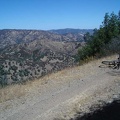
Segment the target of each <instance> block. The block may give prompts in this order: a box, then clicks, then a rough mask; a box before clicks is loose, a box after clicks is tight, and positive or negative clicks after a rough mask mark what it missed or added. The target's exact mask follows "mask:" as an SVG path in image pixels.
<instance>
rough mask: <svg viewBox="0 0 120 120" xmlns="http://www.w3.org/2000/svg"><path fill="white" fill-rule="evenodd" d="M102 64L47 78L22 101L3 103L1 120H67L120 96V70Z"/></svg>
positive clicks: (95, 63)
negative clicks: (101, 66)
mask: <svg viewBox="0 0 120 120" xmlns="http://www.w3.org/2000/svg"><path fill="white" fill-rule="evenodd" d="M99 64H100V60H99V61H93V62H90V63H88V64H86V65H83V66H81V67H74V68H70V69H67V70H63V71H61V72H58V73H55V74H54V75H53V76H54V77H53V76H52V75H50V76H47V79H46V80H45V81H43V82H42V83H41V84H40V85H39V86H37V88H33V89H32V90H31V91H30V92H28V94H26V95H25V96H23V97H21V98H19V99H18V98H16V99H13V100H9V101H6V102H4V103H0V120H62V119H64V120H67V119H70V118H72V117H74V115H75V114H76V112H78V111H79V112H88V111H89V107H90V106H91V105H94V104H100V103H101V101H106V102H111V101H112V100H113V98H117V97H119V95H120V70H112V69H108V68H106V69H103V68H99V67H98V66H99Z"/></svg>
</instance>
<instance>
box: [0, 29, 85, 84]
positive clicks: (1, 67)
mask: <svg viewBox="0 0 120 120" xmlns="http://www.w3.org/2000/svg"><path fill="white" fill-rule="evenodd" d="M82 37H83V35H82ZM82 39H83V38H82ZM83 45H84V42H81V35H79V36H78V35H73V34H71V33H69V34H66V35H60V34H55V33H51V32H48V31H42V30H0V83H1V85H6V84H11V83H18V82H23V81H26V80H32V79H34V78H39V77H41V76H43V75H45V74H48V73H51V72H56V71H58V70H61V69H63V68H66V67H68V66H73V65H74V64H75V59H74V55H76V53H77V51H78V48H80V47H82V46H83Z"/></svg>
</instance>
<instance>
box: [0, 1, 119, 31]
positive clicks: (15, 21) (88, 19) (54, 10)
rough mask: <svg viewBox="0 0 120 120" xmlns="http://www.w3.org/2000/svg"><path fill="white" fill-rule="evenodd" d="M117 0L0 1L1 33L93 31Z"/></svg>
mask: <svg viewBox="0 0 120 120" xmlns="http://www.w3.org/2000/svg"><path fill="white" fill-rule="evenodd" d="M119 10H120V0H0V29H42V30H48V29H61V28H80V29H94V28H99V26H100V25H101V24H102V21H103V18H104V15H105V13H107V12H108V13H112V12H114V13H115V14H118V11H119Z"/></svg>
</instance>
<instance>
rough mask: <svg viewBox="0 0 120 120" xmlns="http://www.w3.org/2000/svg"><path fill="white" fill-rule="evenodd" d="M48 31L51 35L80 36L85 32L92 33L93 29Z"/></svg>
mask: <svg viewBox="0 0 120 120" xmlns="http://www.w3.org/2000/svg"><path fill="white" fill-rule="evenodd" d="M48 31H49V32H52V33H57V34H67V33H73V34H77V33H81V34H85V33H87V32H89V33H90V34H92V33H93V29H73V28H65V29H53V30H48Z"/></svg>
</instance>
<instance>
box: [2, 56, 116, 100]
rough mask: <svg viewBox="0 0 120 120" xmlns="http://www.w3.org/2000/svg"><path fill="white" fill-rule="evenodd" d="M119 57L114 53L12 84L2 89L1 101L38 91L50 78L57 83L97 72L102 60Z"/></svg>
mask: <svg viewBox="0 0 120 120" xmlns="http://www.w3.org/2000/svg"><path fill="white" fill-rule="evenodd" d="M116 58H117V55H113V56H110V57H106V58H102V59H99V60H93V61H91V62H89V63H86V64H84V65H81V66H77V67H72V68H67V69H64V70H62V71H59V72H57V73H52V74H50V75H46V76H45V77H43V78H40V79H39V80H34V81H29V82H27V83H26V84H24V85H18V84H16V85H11V86H7V87H5V88H2V89H0V102H5V101H7V100H12V99H15V98H20V97H22V96H24V95H26V94H28V93H31V92H32V91H35V92H36V91H38V89H39V88H40V87H41V86H42V85H44V84H47V82H48V81H49V80H52V81H54V82H57V83H61V82H62V83H64V82H66V81H70V80H74V79H81V78H83V77H85V76H87V75H93V74H96V70H95V69H98V66H99V65H100V63H101V61H102V60H114V59H116Z"/></svg>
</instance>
